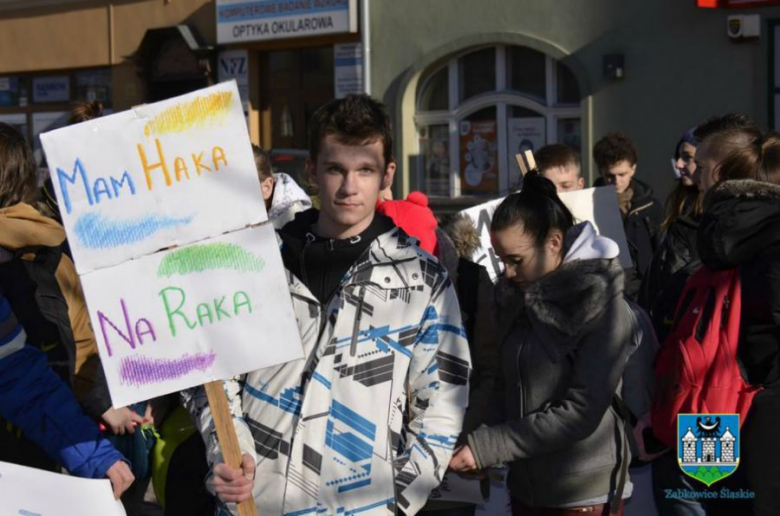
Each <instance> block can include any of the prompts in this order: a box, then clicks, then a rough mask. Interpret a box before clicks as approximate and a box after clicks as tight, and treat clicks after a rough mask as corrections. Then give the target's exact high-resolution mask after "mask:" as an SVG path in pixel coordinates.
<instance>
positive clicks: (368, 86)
mask: <svg viewBox="0 0 780 516" xmlns="http://www.w3.org/2000/svg"><path fill="white" fill-rule="evenodd" d="M699 3H703V4H707V5H709V4H717V6H718V7H716V8H703V7H700V6H699V5H697V4H699ZM777 3H778V2H776V1H774V0H770V1H761V0H751V1H750V2H749V3H745V2H739V0H737V1H733V0H732V1H720V2H712V1H711V0H704V1H702V0H699V1H698V2H697V0H676V1H667V2H650V1H646V0H589V1H588V2H582V1H581V0H557V1H555V2H550V1H547V0H523V1H508V0H483V1H481V2H470V1H467V0H458V1H454V0H425V1H420V0H393V1H384V0H262V1H260V0H218V1H216V2H214V1H204V0H115V1H99V0H86V1H78V0H64V1H58V2H55V1H52V0H27V1H19V0H0V121H4V122H7V123H12V124H14V125H16V126H18V127H19V128H20V129H21V130H22V131H23V132H25V134H27V135H28V136H29V137H30V138H31V140H32V141H33V145H34V146H35V147H36V150H37V151H38V152H39V153H40V151H39V144H38V143H37V138H36V137H37V135H38V134H40V132H42V131H45V130H49V129H51V128H54V127H57V126H58V125H62V124H64V123H65V120H66V117H65V113H67V111H68V109H69V105H70V103H71V102H73V101H75V100H79V99H98V100H101V101H102V102H103V103H104V105H105V106H106V107H107V108H109V109H111V110H113V111H119V110H123V109H128V108H130V107H132V106H134V105H137V104H140V103H143V102H151V101H155V100H159V99H162V98H167V97H170V96H173V95H176V94H180V93H183V92H185V91H191V90H193V89H197V88H199V87H203V86H206V85H208V84H211V83H214V82H216V81H219V80H223V79H228V78H235V79H236V80H238V82H239V85H240V87H241V91H242V96H243V97H244V101H245V106H246V107H245V109H246V113H247V120H248V124H249V129H250V134H251V137H252V140H253V141H255V142H256V143H258V144H260V145H261V146H263V147H266V148H275V149H304V148H305V146H306V131H307V123H308V119H309V117H310V116H311V114H312V112H313V111H314V110H315V109H316V108H317V107H318V106H320V105H321V104H323V103H325V102H327V101H328V100H330V99H331V98H333V97H334V96H340V95H343V94H346V93H348V92H350V91H367V92H369V93H371V94H372V95H373V96H375V97H377V98H380V99H382V100H383V101H384V102H385V103H386V104H387V105H388V107H389V108H390V110H391V113H392V115H393V118H394V121H395V136H396V149H395V151H396V159H397V161H398V163H399V173H398V174H397V180H396V184H395V185H394V186H395V189H396V193H397V194H398V195H405V194H406V193H407V192H409V191H411V190H414V189H417V190H422V191H424V192H426V193H427V194H428V195H429V197H430V198H431V204H432V205H433V206H434V208H435V209H437V210H439V211H452V210H456V209H460V208H462V207H464V206H467V205H472V204H476V203H478V202H482V201H483V200H484V199H486V198H495V197H496V196H498V195H502V194H505V193H506V192H508V191H510V190H511V189H512V187H513V186H514V185H515V184H516V183H517V182H518V180H519V171H518V169H517V165H516V163H515V161H514V154H516V153H517V152H518V151H520V150H523V149H529V148H530V149H535V148H538V147H539V146H541V145H544V144H547V143H554V142H561V143H566V144H569V145H572V146H574V147H576V148H578V149H579V150H580V151H581V153H582V162H583V172H584V174H585V176H586V179H587V180H588V182H589V183H591V182H592V181H593V180H594V179H595V178H596V177H597V175H598V171H597V170H595V168H594V165H593V163H592V159H591V156H590V149H591V148H592V146H593V144H594V143H595V142H596V141H597V140H598V139H599V138H600V137H601V136H603V135H604V134H606V133H608V132H610V131H616V130H619V131H623V132H625V133H627V134H628V135H630V136H631V137H632V138H633V139H634V140H635V141H636V142H637V145H638V147H639V168H638V177H639V178H640V179H642V180H643V181H645V182H647V183H649V184H650V185H651V186H652V187H653V188H654V189H655V191H656V194H657V196H658V197H664V196H665V195H666V193H668V192H669V191H670V190H671V189H672V187H673V186H674V176H673V174H672V170H671V165H670V158H671V157H672V154H673V151H674V145H675V143H676V141H677V139H678V138H679V136H680V135H681V134H682V133H683V132H684V131H685V130H686V129H688V128H690V127H692V126H694V125H695V124H696V123H697V122H699V121H701V120H702V119H704V118H705V117H707V116H709V115H712V114H716V113H723V112H727V111H739V112H743V113H746V114H748V115H750V116H752V117H753V118H754V119H755V120H756V121H757V122H758V123H759V124H761V125H763V126H773V125H774V123H775V118H776V117H775V114H774V111H775V106H776V105H777V107H778V108H780V102H777V103H776V102H775V97H776V96H778V98H779V99H780V71H778V73H775V66H774V60H775V57H776V56H778V57H780V53H777V52H775V50H774V47H775V41H776V38H775V34H774V33H775V31H776V23H777V22H776V20H780V7H778V6H772V5H771V4H777ZM734 15H747V18H744V19H743V22H744V24H745V25H744V26H745V27H748V26H750V27H753V25H755V24H756V23H757V24H758V27H759V31H760V34H758V36H757V37H756V36H755V35H754V34H753V32H750V31H748V32H749V33H750V34H749V35H748V37H730V36H729V32H730V31H732V32H733V29H734V27H735V25H734V23H735V21H734V20H730V19H729V17H730V16H734ZM756 16H757V17H758V18H756ZM751 30H753V29H751ZM779 34H780V33H779ZM732 36H734V34H732ZM777 41H778V42H780V38H777ZM778 70H780V68H778ZM39 157H40V156H39Z"/></svg>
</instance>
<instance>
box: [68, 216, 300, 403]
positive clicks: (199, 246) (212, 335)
mask: <svg viewBox="0 0 780 516" xmlns="http://www.w3.org/2000/svg"><path fill="white" fill-rule="evenodd" d="M81 281H82V284H83V286H84V293H85V294H86V297H87V301H88V306H89V316H90V320H91V321H92V327H93V329H94V331H95V337H96V339H97V342H98V348H99V351H100V359H101V363H102V364H103V370H104V371H105V373H106V379H107V380H108V386H109V390H110V391H111V400H112V401H113V402H114V405H115V406H125V405H129V404H131V403H135V402H137V401H142V400H146V399H150V398H154V397H156V396H161V395H163V394H168V393H171V392H176V391H180V390H182V389H186V388H188V387H192V386H193V385H199V384H203V383H206V382H209V381H212V380H219V379H222V378H229V377H231V376H234V375H237V374H243V373H247V372H249V371H253V370H255V369H261V368H263V367H268V366H271V365H275V364H279V363H282V362H288V361H290V360H294V359H298V358H301V356H302V352H301V346H300V337H299V334H298V326H297V324H296V322H295V316H294V315H293V311H292V302H291V300H290V294H289V291H288V288H287V279H286V276H285V273H284V268H283V265H282V259H281V256H280V254H279V249H278V243H277V240H276V234H275V233H274V228H273V226H272V225H271V224H264V225H262V226H260V227H257V228H249V229H244V230H241V231H236V232H233V233H229V234H227V235H224V236H221V237H218V238H212V239H209V240H206V241H203V242H199V243H196V244H190V245H188V246H185V247H179V248H176V249H172V250H168V251H163V252H159V253H155V254H153V255H150V256H145V257H143V258H139V259H137V260H130V261H127V262H125V263H123V264H121V265H117V266H115V267H109V268H107V269H102V270H99V271H95V272H92V273H90V274H86V275H84V276H82V278H81Z"/></svg>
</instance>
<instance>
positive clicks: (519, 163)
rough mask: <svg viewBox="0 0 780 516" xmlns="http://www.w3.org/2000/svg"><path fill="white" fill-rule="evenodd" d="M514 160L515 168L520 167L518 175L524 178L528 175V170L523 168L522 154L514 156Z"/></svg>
mask: <svg viewBox="0 0 780 516" xmlns="http://www.w3.org/2000/svg"><path fill="white" fill-rule="evenodd" d="M515 160H516V161H517V166H518V167H520V175H521V176H523V177H525V175H526V174H527V173H528V168H526V166H525V160H524V159H523V155H522V154H515Z"/></svg>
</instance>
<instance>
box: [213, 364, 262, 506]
mask: <svg viewBox="0 0 780 516" xmlns="http://www.w3.org/2000/svg"><path fill="white" fill-rule="evenodd" d="M203 387H204V388H205V389H206V396H207V397H208V399H209V407H211V417H213V418H214V427H215V428H216V430H217V440H218V441H219V447H220V449H221V450H222V457H224V459H225V464H227V465H228V466H230V467H231V468H241V448H239V446H238V437H237V436H236V427H235V426H233V417H232V416H231V414H230V407H228V400H227V394H225V389H224V388H223V387H222V381H221V380H217V381H215V382H209V383H207V384H205V385H204V386H203ZM238 515H239V516H257V506H256V505H255V501H254V499H252V498H250V499H249V500H246V501H244V502H241V503H240V504H238Z"/></svg>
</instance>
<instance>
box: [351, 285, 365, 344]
mask: <svg viewBox="0 0 780 516" xmlns="http://www.w3.org/2000/svg"><path fill="white" fill-rule="evenodd" d="M365 294H366V287H365V286H361V287H360V291H359V293H358V305H357V309H356V313H355V322H354V323H353V325H352V342H351V343H350V345H349V356H351V357H354V356H355V354H356V353H357V341H358V330H359V329H360V319H361V316H362V315H363V303H364V302H365V299H364V298H365Z"/></svg>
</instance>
